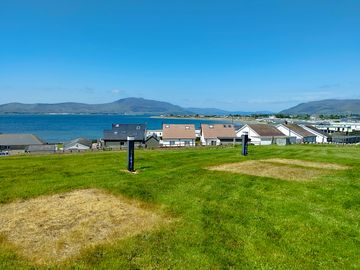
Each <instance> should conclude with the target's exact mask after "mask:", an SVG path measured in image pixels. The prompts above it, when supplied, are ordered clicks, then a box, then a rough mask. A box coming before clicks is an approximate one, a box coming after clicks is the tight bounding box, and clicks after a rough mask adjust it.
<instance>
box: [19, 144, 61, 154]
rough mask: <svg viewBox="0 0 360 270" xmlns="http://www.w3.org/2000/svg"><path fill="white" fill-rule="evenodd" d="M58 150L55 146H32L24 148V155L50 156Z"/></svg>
mask: <svg viewBox="0 0 360 270" xmlns="http://www.w3.org/2000/svg"><path fill="white" fill-rule="evenodd" d="M57 150H58V148H57V145H56V144H42V145H41V144H34V145H29V146H27V147H26V148H25V152H26V153H30V154H51V153H56V151H57Z"/></svg>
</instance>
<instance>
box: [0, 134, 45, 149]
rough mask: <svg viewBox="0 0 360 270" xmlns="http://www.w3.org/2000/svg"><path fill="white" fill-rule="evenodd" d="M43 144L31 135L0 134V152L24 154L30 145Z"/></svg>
mask: <svg viewBox="0 0 360 270" xmlns="http://www.w3.org/2000/svg"><path fill="white" fill-rule="evenodd" d="M43 144H45V143H44V141H42V140H41V139H40V138H38V137H37V136H35V135H33V134H0V151H20V152H24V151H25V149H26V147H28V146H30V145H43Z"/></svg>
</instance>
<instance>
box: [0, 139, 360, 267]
mask: <svg viewBox="0 0 360 270" xmlns="http://www.w3.org/2000/svg"><path fill="white" fill-rule="evenodd" d="M249 153H250V154H249V156H248V157H246V158H245V157H242V156H241V155H240V148H208V149H179V150H148V151H146V150H137V151H136V163H135V167H136V168H137V169H138V174H129V173H126V172H124V171H122V170H124V169H125V168H126V152H99V153H85V154H73V155H49V156H18V157H4V158H1V159H0V205H3V204H7V203H10V202H14V201H16V200H19V199H20V200H26V199H29V198H34V197H37V196H40V195H45V194H49V195H50V194H56V193H61V192H68V191H72V190H75V189H83V188H99V189H102V190H106V191H109V192H111V193H112V194H115V195H117V194H120V195H122V196H125V197H127V198H129V199H136V200H138V201H141V202H143V203H144V204H148V205H149V208H154V209H155V208H156V209H157V210H156V211H158V212H161V213H163V214H164V215H167V216H171V217H172V218H173V220H174V221H173V222H171V223H170V224H166V225H164V226H163V227H160V228H158V229H156V230H152V231H148V232H143V233H141V234H138V235H136V236H133V237H130V238H127V239H122V240H118V241H114V242H113V243H112V244H108V245H99V246H96V247H93V248H91V249H87V250H84V251H83V252H82V254H81V255H80V256H77V257H75V258H72V259H70V260H68V261H65V262H62V263H60V264H54V265H50V266H49V265H48V266H41V265H36V264H34V263H31V262H29V261H27V260H26V259H23V258H22V257H21V256H19V255H17V253H16V252H15V251H16V247H14V246H13V245H11V244H10V243H8V241H7V240H6V237H4V236H1V235H0V269H34V268H39V269H42V268H44V269H48V268H49V267H50V268H52V267H54V268H61V269H64V268H70V269H220V268H233V269H239V268H242V269H247V268H251V269H253V268H263V269H334V268H337V269H356V268H360V227H359V223H360V147H355V146H354V147H349V146H321V145H298V146H287V147H276V146H269V147H250V148H249ZM270 158H272V159H273V158H282V159H298V160H305V161H317V162H328V163H336V164H339V165H346V166H349V168H348V169H346V170H332V171H328V172H327V173H325V174H323V175H320V176H319V177H317V178H316V179H314V180H310V181H288V180H281V179H276V178H269V177H258V176H250V175H243V174H239V173H232V172H224V171H212V170H208V169H207V168H208V167H210V166H217V165H220V164H223V163H233V162H239V161H245V160H260V159H270Z"/></svg>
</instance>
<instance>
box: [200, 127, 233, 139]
mask: <svg viewBox="0 0 360 270" xmlns="http://www.w3.org/2000/svg"><path fill="white" fill-rule="evenodd" d="M201 131H202V134H203V136H204V138H206V139H215V138H234V137H236V134H235V128H234V125H231V124H201Z"/></svg>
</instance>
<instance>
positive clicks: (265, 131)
mask: <svg viewBox="0 0 360 270" xmlns="http://www.w3.org/2000/svg"><path fill="white" fill-rule="evenodd" d="M248 126H249V127H250V128H251V129H252V130H253V131H255V132H256V133H257V134H259V136H261V137H284V136H285V134H283V133H282V132H281V131H280V130H278V129H277V128H276V127H274V126H271V125H267V124H248Z"/></svg>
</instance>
